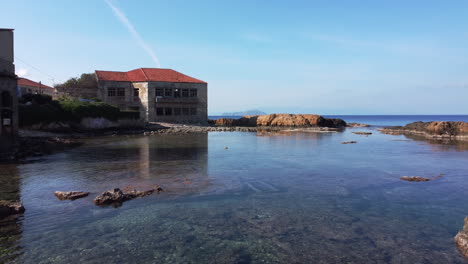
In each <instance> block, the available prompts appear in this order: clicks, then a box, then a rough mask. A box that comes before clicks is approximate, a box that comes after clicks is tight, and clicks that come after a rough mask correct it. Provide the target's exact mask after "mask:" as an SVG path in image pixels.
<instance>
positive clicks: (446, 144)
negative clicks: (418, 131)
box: [403, 134, 468, 151]
mask: <svg viewBox="0 0 468 264" xmlns="http://www.w3.org/2000/svg"><path fill="white" fill-rule="evenodd" d="M403 136H404V137H405V138H407V139H410V140H416V141H421V142H425V143H428V144H429V145H430V146H431V147H432V148H433V150H434V151H453V150H456V151H467V150H468V141H461V140H452V139H435V138H427V137H424V136H420V135H412V134H403Z"/></svg>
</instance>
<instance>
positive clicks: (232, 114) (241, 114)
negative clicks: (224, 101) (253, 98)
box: [222, 109, 266, 116]
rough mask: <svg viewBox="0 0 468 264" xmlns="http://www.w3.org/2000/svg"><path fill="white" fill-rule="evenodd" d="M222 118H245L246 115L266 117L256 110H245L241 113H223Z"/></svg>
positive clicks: (263, 113)
mask: <svg viewBox="0 0 468 264" xmlns="http://www.w3.org/2000/svg"><path fill="white" fill-rule="evenodd" d="M222 115H223V116H246V115H266V113H265V112H263V111H260V110H258V109H252V110H246V111H242V112H231V113H223V114H222Z"/></svg>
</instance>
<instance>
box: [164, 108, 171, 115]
mask: <svg viewBox="0 0 468 264" xmlns="http://www.w3.org/2000/svg"><path fill="white" fill-rule="evenodd" d="M164 115H165V116H172V107H165V108H164Z"/></svg>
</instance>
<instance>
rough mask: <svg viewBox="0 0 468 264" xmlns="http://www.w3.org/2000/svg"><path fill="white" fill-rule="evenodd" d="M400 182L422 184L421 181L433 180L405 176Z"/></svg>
mask: <svg viewBox="0 0 468 264" xmlns="http://www.w3.org/2000/svg"><path fill="white" fill-rule="evenodd" d="M400 180H403V181H410V182H421V181H430V180H431V179H428V178H424V177H419V176H403V177H400Z"/></svg>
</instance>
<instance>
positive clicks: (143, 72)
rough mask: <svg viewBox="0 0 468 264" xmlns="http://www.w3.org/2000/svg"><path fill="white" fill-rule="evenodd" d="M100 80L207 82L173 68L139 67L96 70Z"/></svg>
mask: <svg viewBox="0 0 468 264" xmlns="http://www.w3.org/2000/svg"><path fill="white" fill-rule="evenodd" d="M96 76H97V78H98V80H100V81H119V82H148V81H154V82H178V83H206V82H204V81H202V80H198V79H195V78H192V77H190V76H187V75H185V74H182V73H180V72H177V71H174V70H171V69H160V68H139V69H135V70H132V71H128V72H115V71H96Z"/></svg>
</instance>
